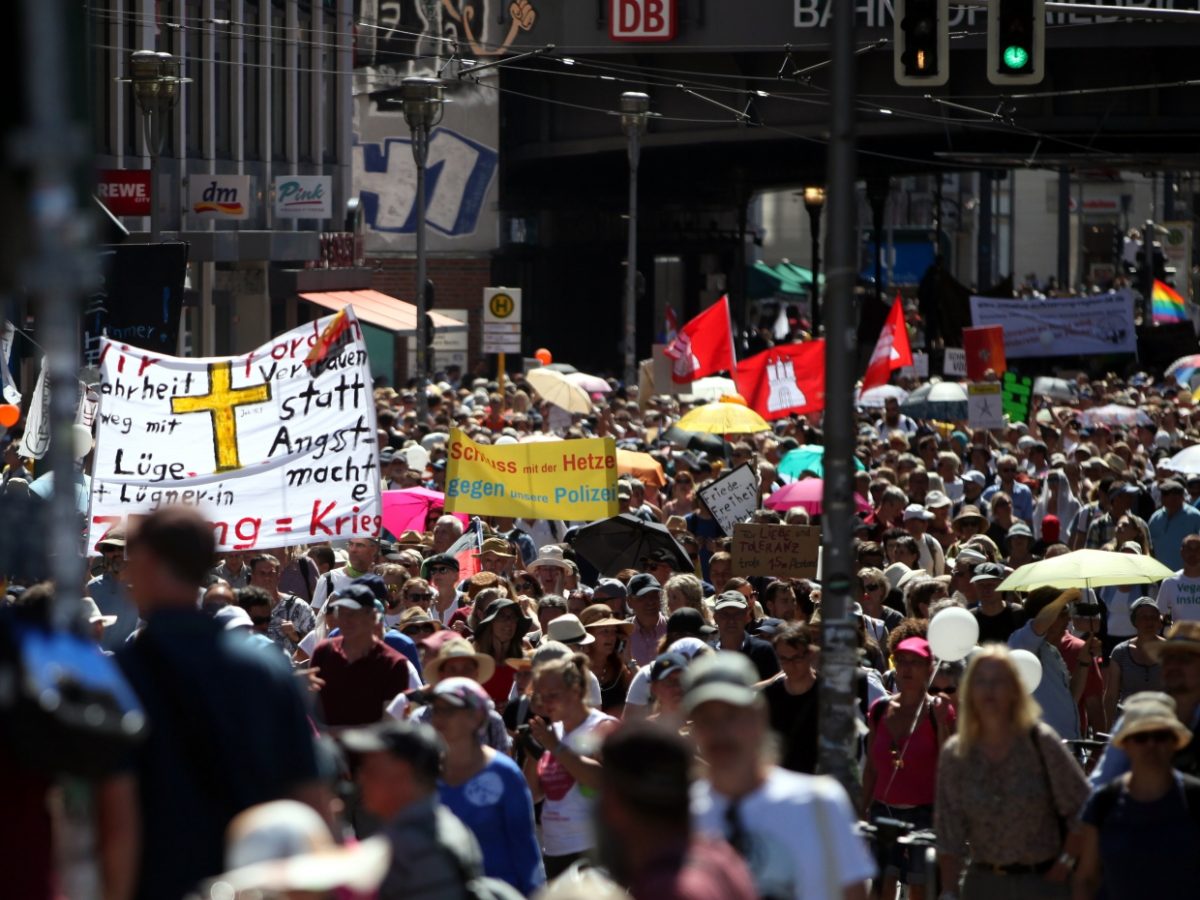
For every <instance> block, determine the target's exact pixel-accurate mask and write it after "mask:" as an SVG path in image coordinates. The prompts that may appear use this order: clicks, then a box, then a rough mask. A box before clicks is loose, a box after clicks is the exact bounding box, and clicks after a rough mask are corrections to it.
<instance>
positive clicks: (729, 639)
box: [713, 591, 779, 681]
mask: <svg viewBox="0 0 1200 900" xmlns="http://www.w3.org/2000/svg"><path fill="white" fill-rule="evenodd" d="M716 600H717V602H716V604H715V605H714V606H713V619H714V621H715V622H716V623H717V646H718V649H721V650H731V651H734V652H737V653H741V654H743V655H745V656H746V657H747V658H748V659H749V660H750V661H751V662H753V663H754V667H755V668H756V669H757V670H758V678H759V680H760V681H766V680H767V679H768V678H771V677H773V676H774V675H776V674H777V673H778V672H779V660H778V659H776V658H775V651H774V649H773V648H772V647H771V645H770V644H769V643H767V642H766V641H764V640H762V639H761V638H756V637H752V636H750V635H749V634H747V632H746V626H748V625H749V624H750V604H749V603H748V602H747V600H746V597H745V596H744V595H743V594H742V593H741V592H739V591H725V592H724V593H723V594H720V595H718V596H717V598H716Z"/></svg>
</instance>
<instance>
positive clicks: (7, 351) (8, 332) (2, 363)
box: [0, 321, 21, 406]
mask: <svg viewBox="0 0 1200 900" xmlns="http://www.w3.org/2000/svg"><path fill="white" fill-rule="evenodd" d="M16 331H17V330H16V328H14V327H13V323H12V322H7V321H6V322H5V323H4V334H3V337H2V338H0V367H2V368H0V385H3V388H2V389H0V393H2V394H3V397H4V402H5V403H11V404H12V405H13V406H20V405H21V392H20V391H19V390H17V385H16V382H14V381H13V376H12V369H10V368H9V367H8V366H9V361H10V360H11V359H12V348H13V337H14V336H15V335H16Z"/></svg>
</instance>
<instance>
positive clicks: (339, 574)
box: [311, 569, 354, 612]
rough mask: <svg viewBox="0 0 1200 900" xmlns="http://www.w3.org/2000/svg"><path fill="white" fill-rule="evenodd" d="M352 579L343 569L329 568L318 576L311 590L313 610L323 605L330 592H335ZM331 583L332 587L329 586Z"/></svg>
mask: <svg viewBox="0 0 1200 900" xmlns="http://www.w3.org/2000/svg"><path fill="white" fill-rule="evenodd" d="M353 580H354V579H353V578H351V577H350V575H349V574H348V573H347V572H346V570H345V569H330V570H329V571H328V572H326V573H325V574H324V575H322V576H321V577H320V578H318V579H317V589H316V590H315V591H313V599H312V604H311V606H312V608H313V612H316V611H317V610H318V609H320V608H321V607H322V606H324V605H325V601H326V600H328V599H329V595H330V594H336V593H337V592H338V591H340V590H342V589H343V588H345V587H347V586H349V584H350V582H352V581H353ZM331 584H332V585H333V587H332V588H331V587H330V585H331Z"/></svg>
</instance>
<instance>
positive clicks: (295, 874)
mask: <svg viewBox="0 0 1200 900" xmlns="http://www.w3.org/2000/svg"><path fill="white" fill-rule="evenodd" d="M391 858H392V849H391V845H390V844H389V842H388V839H387V838H386V837H383V836H382V835H379V836H376V837H372V838H367V839H366V840H364V841H360V842H358V843H357V844H353V845H351V846H346V847H340V846H338V845H337V844H336V843H334V840H333V836H332V835H331V834H330V833H329V826H328V825H326V824H325V820H324V819H322V818H321V817H320V815H318V813H317V811H316V810H314V809H313V808H312V807H311V806H308V805H307V804H305V803H300V802H298V801H296V800H275V801H273V802H271V803H263V804H260V805H258V806H252V807H250V808H249V809H247V810H246V811H245V812H242V813H239V814H238V815H237V816H236V817H234V819H233V821H232V822H230V823H229V828H228V830H227V831H226V844H225V863H226V865H228V866H229V870H228V871H227V872H225V873H224V874H222V875H218V876H217V877H216V878H215V879H213V881H212V885H213V887H214V888H215V887H216V885H217V884H224V885H227V886H228V887H229V888H231V889H232V891H233V892H236V893H239V894H240V893H241V892H243V891H264V892H271V893H274V892H276V891H281V892H287V891H313V892H319V893H325V892H327V891H332V890H334V889H336V888H348V889H350V890H352V891H354V892H355V893H360V892H361V893H372V892H374V891H375V890H376V889H378V887H379V884H380V883H381V882H382V881H383V877H384V875H386V874H387V871H388V866H389V864H390V863H391ZM213 896H217V894H216V893H215V892H213Z"/></svg>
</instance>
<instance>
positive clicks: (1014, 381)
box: [1000, 369, 1033, 422]
mask: <svg viewBox="0 0 1200 900" xmlns="http://www.w3.org/2000/svg"><path fill="white" fill-rule="evenodd" d="M1000 384H1001V387H1002V389H1003V392H1004V393H1003V396H1002V402H1003V408H1004V415H1006V416H1007V417H1008V421H1009V422H1026V421H1028V420H1029V405H1030V403H1031V401H1032V399H1033V379H1032V378H1030V377H1029V376H1028V375H1017V374H1016V373H1014V372H1013V371H1012V370H1011V369H1010V370H1009V371H1007V372H1005V373H1004V378H1003V380H1002V381H1001V382H1000Z"/></svg>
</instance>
